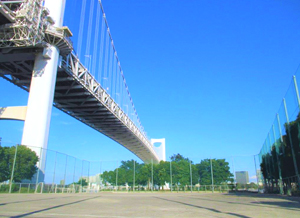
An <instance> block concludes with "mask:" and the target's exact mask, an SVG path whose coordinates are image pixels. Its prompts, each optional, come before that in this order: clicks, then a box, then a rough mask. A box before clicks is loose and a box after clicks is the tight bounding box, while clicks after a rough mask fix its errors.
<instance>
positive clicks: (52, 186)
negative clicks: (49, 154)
mask: <svg viewBox="0 0 300 218" xmlns="http://www.w3.org/2000/svg"><path fill="white" fill-rule="evenodd" d="M56 158H57V151H56V152H55V161H54V172H53V181H52V187H53V186H54V182H55V171H56Z"/></svg>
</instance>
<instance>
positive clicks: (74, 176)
mask: <svg viewBox="0 0 300 218" xmlns="http://www.w3.org/2000/svg"><path fill="white" fill-rule="evenodd" d="M75 172H76V158H75V162H74V172H73V185H74V186H75Z"/></svg>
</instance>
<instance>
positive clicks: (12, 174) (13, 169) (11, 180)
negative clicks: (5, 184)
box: [9, 145, 18, 193]
mask: <svg viewBox="0 0 300 218" xmlns="http://www.w3.org/2000/svg"><path fill="white" fill-rule="evenodd" d="M17 152H18V145H16V150H15V157H14V162H13V166H12V170H11V177H10V183H9V193H11V187H12V182H13V179H14V173H15V165H16V159H17Z"/></svg>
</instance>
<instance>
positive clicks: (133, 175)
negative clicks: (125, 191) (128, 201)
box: [132, 160, 135, 191]
mask: <svg viewBox="0 0 300 218" xmlns="http://www.w3.org/2000/svg"><path fill="white" fill-rule="evenodd" d="M134 189H135V160H133V189H132V191H134Z"/></svg>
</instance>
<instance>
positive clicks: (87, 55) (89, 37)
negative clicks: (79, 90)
mask: <svg viewBox="0 0 300 218" xmlns="http://www.w3.org/2000/svg"><path fill="white" fill-rule="evenodd" d="M94 1H95V0H91V4H90V12H89V14H88V16H89V23H88V33H87V42H86V47H85V66H86V67H87V68H88V70H89V71H90V73H91V69H90V68H91V61H92V57H91V53H90V49H91V40H92V28H93V16H94Z"/></svg>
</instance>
